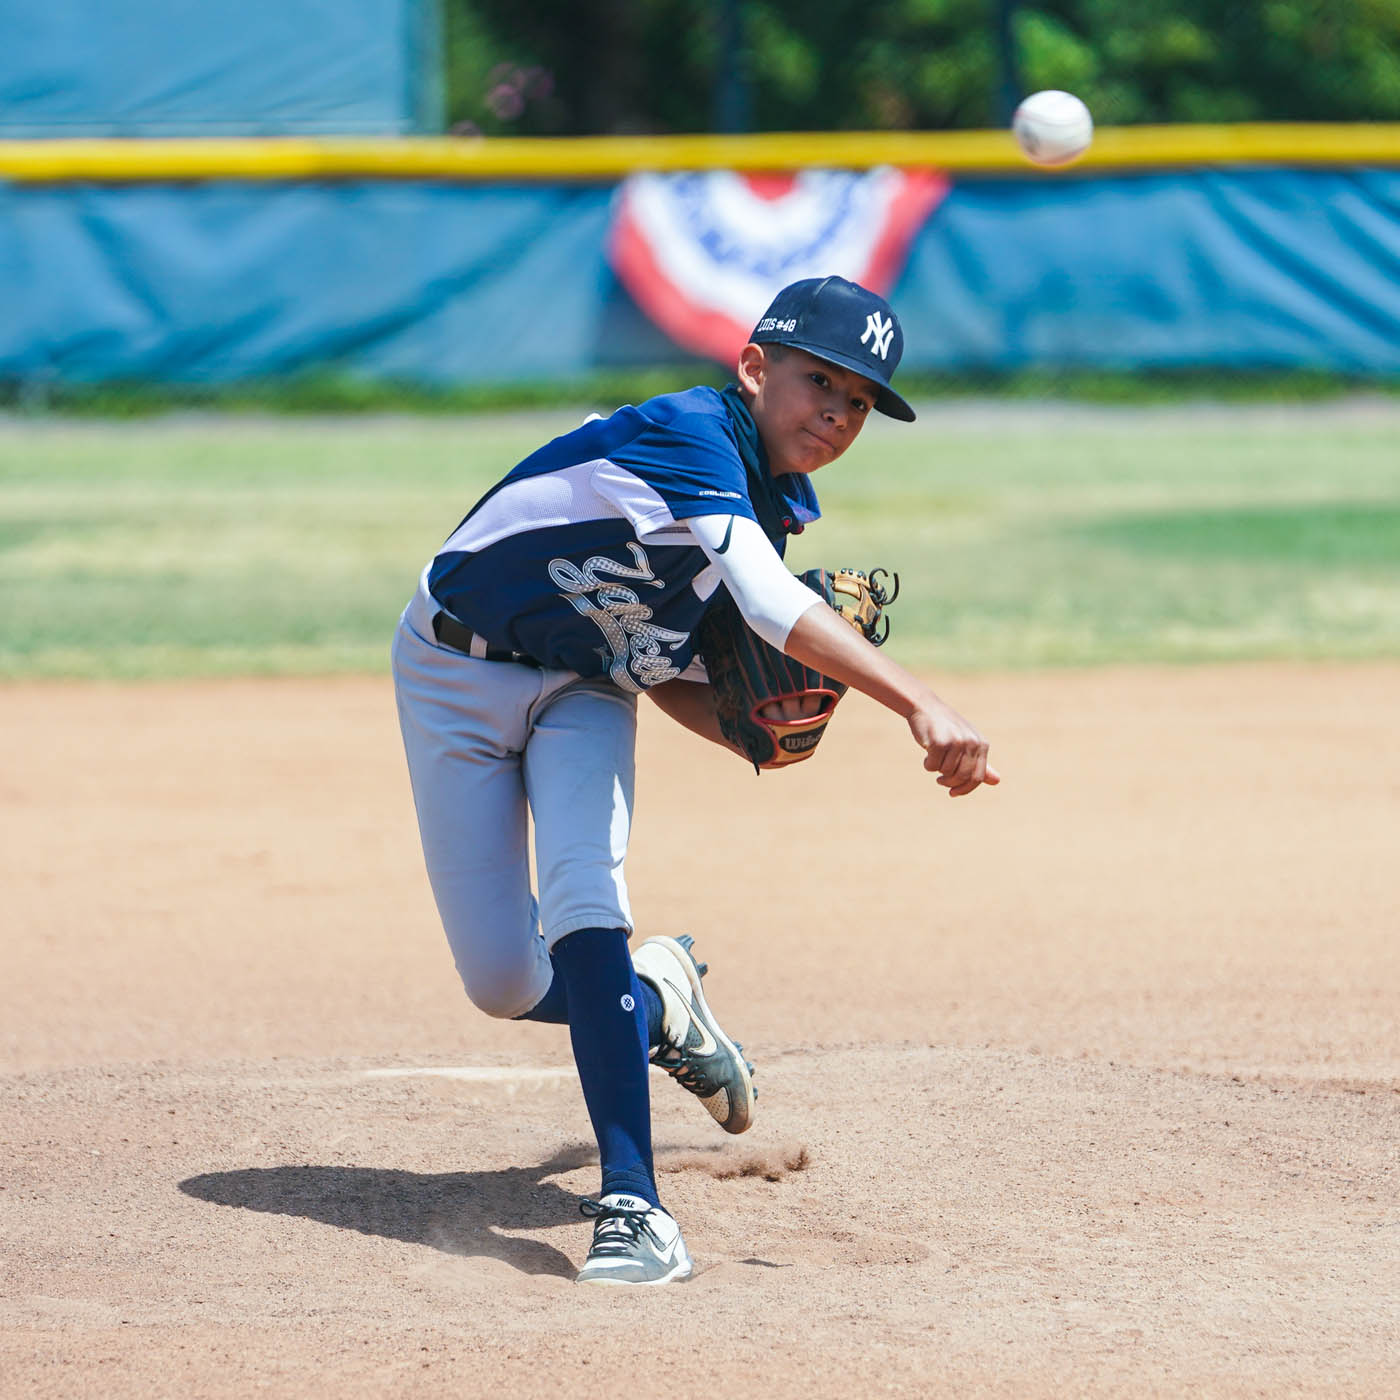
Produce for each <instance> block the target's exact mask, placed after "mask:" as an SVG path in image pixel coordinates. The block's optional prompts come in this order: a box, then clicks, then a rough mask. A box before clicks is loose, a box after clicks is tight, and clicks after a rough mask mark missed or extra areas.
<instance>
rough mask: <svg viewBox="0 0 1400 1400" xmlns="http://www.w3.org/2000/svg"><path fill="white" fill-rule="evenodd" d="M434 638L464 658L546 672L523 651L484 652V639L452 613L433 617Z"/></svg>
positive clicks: (488, 649) (495, 649) (489, 649)
mask: <svg viewBox="0 0 1400 1400" xmlns="http://www.w3.org/2000/svg"><path fill="white" fill-rule="evenodd" d="M433 636H435V637H436V638H437V639H438V641H439V642H441V643H442V644H443V646H445V647H451V648H452V650H453V651H460V652H461V653H462V655H463V656H474V657H477V658H479V659H480V660H482V661H513V662H515V664H516V665H517V666H533V667H535V668H536V670H540V671H542V670H544V667H543V666H541V665H540V663H539V662H538V661H536V660H535V658H534V657H533V656H527V655H526V654H525V653H524V652H523V651H512V650H511V649H510V648H509V647H493V646H487V647H485V649H484V650H483V646H482V644H483V643H484V642H485V638H484V637H479V636H478V635H477V634H476V633H475V632H473V631H472V629H471V628H470V627H468V626H467V625H466V624H465V623H463V622H458V621H457V619H456V618H455V617H453V616H452V614H451V613H445V612H440V613H436V614H434V616H433ZM473 641H475V642H476V643H477V648H476V650H475V651H473V650H472V642H473Z"/></svg>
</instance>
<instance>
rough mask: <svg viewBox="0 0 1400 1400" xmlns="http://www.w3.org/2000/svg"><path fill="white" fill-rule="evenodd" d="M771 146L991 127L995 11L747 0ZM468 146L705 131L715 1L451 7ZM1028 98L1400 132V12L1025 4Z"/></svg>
mask: <svg viewBox="0 0 1400 1400" xmlns="http://www.w3.org/2000/svg"><path fill="white" fill-rule="evenodd" d="M734 3H735V4H736V5H737V6H738V10H739V13H740V15H741V16H742V41H741V43H740V44H739V45H738V46H737V47H736V48H734V49H733V50H732V56H733V57H734V58H736V59H737V66H738V70H739V72H740V73H741V74H742V76H743V79H744V83H743V86H744V89H745V91H746V92H747V95H748V99H749V123H748V124H749V125H751V127H752V129H754V130H760V131H779V130H836V129H876V130H878V129H937V128H948V127H978V126H991V125H995V124H996V123H997V122H998V121H999V120H1000V115H1001V114H1000V111H999V107H998V97H999V84H1000V82H1001V72H1002V69H1001V63H1002V59H1001V50H1000V47H999V44H998V38H997V34H998V29H997V15H998V10H999V5H998V0H882V3H879V4H875V5H871V4H869V3H868V0H863V3H859V4H858V3H855V0H823V3H821V4H818V5H814V4H812V3H811V0H800V3H799V0H734ZM444 4H445V8H446V12H447V52H448V100H449V112H450V120H451V121H452V122H453V123H454V124H456V125H457V127H458V129H459V130H481V131H485V132H490V133H505V132H517V133H522V134H559V135H576V134H588V133H609V132H612V133H615V132H667V131H708V130H712V129H714V127H715V123H716V100H717V99H716V93H717V89H718V86H719V82H720V77H721V73H722V70H723V69H724V66H725V59H726V53H727V52H730V50H729V49H728V48H727V46H726V42H725V31H724V14H725V8H726V7H725V5H724V4H723V3H719V0H534V2H533V3H527V4H522V3H520V0H444ZM1011 32H1012V34H1013V36H1014V44H1013V52H1014V58H1015V64H1016V68H1017V70H1018V77H1019V87H1020V90H1021V91H1022V92H1032V91H1035V90H1036V89H1039V88H1047V87H1058V88H1067V89H1069V90H1070V91H1072V92H1077V93H1078V94H1079V95H1080V96H1082V97H1083V98H1084V99H1085V101H1086V102H1088V104H1089V106H1090V107H1091V108H1092V109H1093V111H1094V112H1095V114H1096V116H1097V118H1098V119H1099V120H1100V121H1101V122H1105V123H1114V124H1122V123H1140V122H1230V121H1397V120H1400V0H1252V3H1249V4H1222V3H1221V0H1173V3H1172V4H1170V5H1164V4H1162V3H1160V0H1021V3H1017V4H1016V5H1015V7H1014V11H1013V22H1012V27H1011Z"/></svg>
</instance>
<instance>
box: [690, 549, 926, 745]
mask: <svg viewBox="0 0 1400 1400" xmlns="http://www.w3.org/2000/svg"><path fill="white" fill-rule="evenodd" d="M884 573H885V570H884V569H872V570H871V571H870V572H869V573H868V574H866V573H864V572H862V571H861V570H860V569H836V570H830V569H808V570H807V572H806V573H805V574H800V575H799V578H800V579H801V581H802V582H803V583H805V584H806V585H807V587H808V588H810V589H811V590H812V591H813V592H814V593H816V594H817V596H818V597H820V598H821V599H822V600H823V601H824V602H826V603H827V604H828V605H829V606H831V607H832V608H834V609H835V610H836V611H837V612H838V613H840V614H841V616H842V617H844V618H845V619H846V621H847V622H849V623H850V624H851V626H852V627H854V628H855V629H856V631H857V632H859V633H860V634H861V635H862V636H863V637H864V638H865V639H866V640H867V641H868V642H870V643H872V644H873V645H874V646H877V647H878V646H880V645H882V644H883V643H884V640H885V638H886V637H887V636H889V631H890V620H889V618H888V617H885V615H884V610H885V608H887V607H888V606H889V605H890V604H891V603H892V602H894V600H895V597H896V595H897V594H898V592H899V575H898V574H892V575H891V578H892V579H893V584H892V587H891V588H890V589H889V590H888V591H887V590H886V589H885V588H884V586H883V585H882V583H881V582H880V579H881V576H882V575H883V574H884ZM882 623H883V627H882V625H881V624H882ZM697 641H698V644H699V651H700V655H701V657H702V658H703V659H704V662H705V670H706V672H707V673H708V675H709V678H710V685H711V687H712V688H713V690H714V695H715V712H716V714H717V715H718V717H719V727H720V730H721V732H722V733H723V734H724V737H725V738H726V739H728V740H729V742H730V743H732V744H734V745H736V746H737V747H738V748H740V749H741V750H743V752H744V753H746V754H747V755H748V756H749V758H750V759H751V760H752V762H753V766H754V771H755V772H757V771H759V770H760V769H763V768H783V767H786V766H787V764H789V763H800V762H801V761H802V760H803V759H804V758H810V757H811V756H812V754H813V753H814V752H815V751H816V747H817V745H818V744H819V743H820V742H821V737H822V735H823V734H824V733H825V732H826V726H827V724H828V723H829V722H830V720H831V715H832V711H833V710H835V708H836V702H837V701H838V700H840V698H841V697H842V696H843V695H844V694H845V693H846V690H847V687H846V685H845V684H844V683H843V682H841V681H838V680H836V679H835V678H833V677H831V676H824V675H822V673H821V672H820V671H814V670H812V668H811V667H810V666H804V665H803V664H802V663H801V662H800V661H794V660H793V658H792V657H790V656H786V655H784V653H782V652H781V651H778V650H777V649H776V648H774V647H771V646H769V645H768V643H767V642H765V641H764V640H763V639H762V638H761V637H760V636H758V634H757V633H756V632H754V630H753V629H752V628H751V627H750V626H749V625H748V623H746V622H745V621H744V618H743V615H742V614H741V613H740V612H739V609H738V607H737V606H736V605H735V602H734V600H733V599H732V598H731V597H730V596H729V594H728V593H727V592H726V591H724V590H723V589H721V591H720V593H719V596H718V597H717V598H716V600H715V602H714V603H713V604H712V605H711V606H710V608H709V610H708V611H707V612H706V613H705V616H704V618H703V619H702V621H701V623H700V630H699V634H698V637H697ZM804 702H806V703H804ZM814 702H815V703H814ZM804 709H807V710H812V709H814V710H815V713H810V714H808V715H806V716H805V717H799V716H800V714H801V711H802V710H804Z"/></svg>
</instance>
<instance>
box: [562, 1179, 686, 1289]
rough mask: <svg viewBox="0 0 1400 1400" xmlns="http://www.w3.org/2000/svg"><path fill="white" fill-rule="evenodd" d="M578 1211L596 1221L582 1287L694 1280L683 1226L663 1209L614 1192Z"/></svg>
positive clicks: (584, 1268)
mask: <svg viewBox="0 0 1400 1400" xmlns="http://www.w3.org/2000/svg"><path fill="white" fill-rule="evenodd" d="M579 1210H580V1211H581V1212H582V1213H583V1214H584V1215H586V1216H589V1217H590V1218H591V1219H592V1220H593V1244H592V1247H591V1248H590V1249H589V1251H588V1258H587V1259H586V1260H585V1261H584V1264H583V1268H582V1270H580V1272H579V1276H578V1280H577V1281H578V1282H579V1283H613V1284H623V1283H631V1284H636V1283H641V1284H648V1283H679V1282H680V1280H681V1279H684V1278H689V1277H690V1271H691V1268H692V1267H693V1265H692V1264H691V1261H690V1254H689V1253H688V1251H687V1250H686V1247H685V1241H684V1240H683V1239H682V1238H681V1227H680V1226H679V1225H677V1224H676V1222H675V1221H674V1220H673V1219H672V1218H671V1216H670V1214H669V1213H668V1212H666V1211H664V1210H662V1209H661V1207H660V1206H651V1205H648V1204H647V1203H646V1202H645V1201H644V1200H642V1199H641V1198H640V1197H639V1196H625V1195H623V1194H622V1193H621V1192H616V1191H615V1192H613V1194H612V1195H610V1196H604V1197H603V1199H602V1200H601V1201H583V1202H582V1203H581V1204H580V1205H579Z"/></svg>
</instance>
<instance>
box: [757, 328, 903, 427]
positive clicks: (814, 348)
mask: <svg viewBox="0 0 1400 1400" xmlns="http://www.w3.org/2000/svg"><path fill="white" fill-rule="evenodd" d="M757 343H758V344H760V345H761V344H763V343H764V342H763V341H758V342H757ZM769 343H771V344H778V345H791V346H792V348H793V349H794V350H805V351H806V352H807V353H808V354H809V355H815V356H816V357H817V359H819V360H826V361H828V362H829V363H830V364H833V365H840V366H841V368H842V369H848V370H850V371H851V372H852V373H854V374H858V375H860V377H861V378H862V379H869V380H870V382H871V383H872V384H879V385H880V392H879V393H878V394H877V395H876V396H875V411H876V412H877V413H883V414H884V415H885V416H886V417H887V418H898V419H899V421H900V422H901V423H912V422H913V421H914V410H913V409H912V408H910V407H909V405H908V404H907V403H905V402H904V400H903V399H902V398H900V396H899V395H898V394H896V393H895V391H894V390H893V389H891V388H890V386H889V385H888V384H881V383H880V381H879V380H878V379H876V378H874V377H873V376H872V375H871V373H870V366H869V365H863V364H861V362H860V361H859V360H857V359H856V358H855V357H854V356H852V355H842V354H839V353H838V352H837V351H835V350H828V349H827V348H826V347H825V346H824V345H804V344H803V343H802V342H801V341H800V340H779V341H773V342H769Z"/></svg>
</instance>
